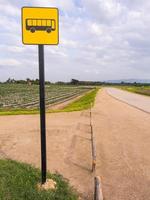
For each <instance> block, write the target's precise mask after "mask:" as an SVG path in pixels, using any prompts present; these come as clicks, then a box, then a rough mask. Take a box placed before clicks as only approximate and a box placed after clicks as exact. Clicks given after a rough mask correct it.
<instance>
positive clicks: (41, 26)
mask: <svg viewBox="0 0 150 200" xmlns="http://www.w3.org/2000/svg"><path fill="white" fill-rule="evenodd" d="M55 29H56V22H55V20H54V19H31V18H29V19H26V30H28V31H31V33H35V31H46V32H47V33H51V32H52V31H55Z"/></svg>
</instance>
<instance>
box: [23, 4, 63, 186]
mask: <svg viewBox="0 0 150 200" xmlns="http://www.w3.org/2000/svg"><path fill="white" fill-rule="evenodd" d="M22 42H23V44H28V45H38V50H39V81H40V124H41V171H42V173H41V174H42V184H44V183H45V182H46V170H47V169H46V168H47V166H46V120H45V78H44V45H58V43H59V11H58V8H47V7H23V8H22Z"/></svg>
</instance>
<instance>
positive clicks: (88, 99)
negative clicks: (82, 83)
mask: <svg viewBox="0 0 150 200" xmlns="http://www.w3.org/2000/svg"><path fill="white" fill-rule="evenodd" d="M98 90H99V89H98V88H96V89H94V90H93V91H91V92H89V93H87V94H86V95H84V96H83V97H81V98H80V99H78V100H76V101H74V102H73V103H71V104H69V105H68V106H66V107H65V108H64V109H63V110H62V112H72V111H80V110H86V109H89V108H90V107H91V105H93V104H94V101H95V97H96V94H97V92H98Z"/></svg>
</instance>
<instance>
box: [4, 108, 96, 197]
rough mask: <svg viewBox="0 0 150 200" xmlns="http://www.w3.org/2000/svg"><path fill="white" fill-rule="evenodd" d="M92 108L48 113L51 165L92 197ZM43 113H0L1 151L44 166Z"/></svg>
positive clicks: (48, 160) (48, 158)
mask: <svg viewBox="0 0 150 200" xmlns="http://www.w3.org/2000/svg"><path fill="white" fill-rule="evenodd" d="M89 119H90V118H89V111H83V112H75V113H58V114H48V115H47V168H48V170H49V171H50V172H59V173H61V174H62V175H63V176H64V177H65V178H67V179H68V180H70V182H71V185H72V186H74V187H75V188H77V190H78V192H79V193H82V196H83V199H92V192H93V187H94V186H92V184H93V179H92V173H91V162H92V161H91V141H90V127H89ZM39 127H40V126H39V115H31V116H30V115H26V116H23V115H22V116H3V117H2V116H1V117H0V155H1V157H7V158H11V159H14V160H19V161H23V162H27V163H31V164H33V165H34V166H36V167H40V128H39Z"/></svg>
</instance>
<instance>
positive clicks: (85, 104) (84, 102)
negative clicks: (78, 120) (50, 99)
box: [0, 88, 99, 116]
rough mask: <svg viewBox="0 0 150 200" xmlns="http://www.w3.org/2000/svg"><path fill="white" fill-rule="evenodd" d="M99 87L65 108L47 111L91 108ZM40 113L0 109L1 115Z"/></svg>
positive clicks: (27, 110) (37, 112)
mask: <svg viewBox="0 0 150 200" xmlns="http://www.w3.org/2000/svg"><path fill="white" fill-rule="evenodd" d="M98 90H99V89H98V88H96V89H93V90H92V91H90V92H88V93H86V94H85V95H84V96H83V97H81V98H80V99H78V100H76V101H74V102H73V103H70V104H69V105H67V106H66V107H65V108H64V109H61V110H48V111H47V113H57V112H72V111H80V110H85V109H88V108H90V106H91V104H93V103H94V100H95V97H96V94H97V92H98ZM32 114H39V110H38V109H30V110H29V109H10V110H9V109H7V110H6V109H0V116H4V115H32Z"/></svg>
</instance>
